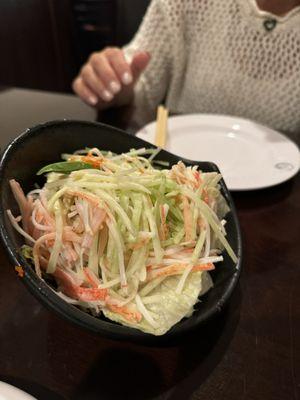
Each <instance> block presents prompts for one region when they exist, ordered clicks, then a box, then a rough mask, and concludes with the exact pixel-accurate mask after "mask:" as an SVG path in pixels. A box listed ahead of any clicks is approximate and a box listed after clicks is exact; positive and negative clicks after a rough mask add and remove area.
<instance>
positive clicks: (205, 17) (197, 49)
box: [125, 0, 300, 135]
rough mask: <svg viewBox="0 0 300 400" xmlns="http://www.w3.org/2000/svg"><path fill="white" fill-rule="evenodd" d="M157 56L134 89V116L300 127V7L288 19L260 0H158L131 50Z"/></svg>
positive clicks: (293, 129)
mask: <svg viewBox="0 0 300 400" xmlns="http://www.w3.org/2000/svg"><path fill="white" fill-rule="evenodd" d="M136 50H147V51H149V53H151V56H152V58H151V61H150V64H149V66H148V67H147V69H146V70H145V71H144V73H143V74H142V76H141V77H140V79H139V81H138V83H137V85H136V88H135V104H136V111H135V119H136V120H138V121H139V123H145V122H147V121H149V120H152V119H154V118H155V112H156V107H157V105H158V104H159V103H161V102H165V104H166V106H167V107H168V108H169V109H170V112H171V113H172V112H173V113H195V112H199V113H218V114H229V115H235V116H242V117H245V118H250V119H253V120H256V121H258V122H260V123H263V124H265V125H268V126H270V127H273V128H275V129H278V130H283V131H288V132H291V135H293V134H296V132H300V7H297V8H295V9H294V10H292V11H291V12H289V13H288V14H287V15H286V16H284V17H278V16H275V15H273V14H271V13H268V12H264V11H261V10H259V8H258V7H257V4H256V1H255V0H226V1H225V0H152V2H151V4H150V6H149V8H148V10H147V13H146V15H145V17H144V19H143V22H142V24H141V26H140V29H139V31H138V32H137V34H136V35H135V37H134V38H133V40H132V42H131V43H130V44H129V45H128V46H127V47H125V53H126V56H127V57H128V58H129V59H130V57H132V54H133V53H134V52H135V51H136Z"/></svg>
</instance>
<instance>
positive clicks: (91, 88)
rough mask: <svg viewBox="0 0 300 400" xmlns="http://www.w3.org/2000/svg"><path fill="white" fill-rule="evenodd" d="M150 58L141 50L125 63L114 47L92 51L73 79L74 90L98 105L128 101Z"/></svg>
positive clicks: (123, 103)
mask: <svg viewBox="0 0 300 400" xmlns="http://www.w3.org/2000/svg"><path fill="white" fill-rule="evenodd" d="M149 60H150V55H149V53H147V52H144V51H140V52H138V53H136V54H135V55H134V57H133V59H132V62H131V64H128V62H127V61H126V59H125V56H124V53H123V51H122V50H121V49H119V48H117V47H115V48H111V47H109V48H106V49H104V50H102V51H100V52H97V53H93V54H92V55H91V56H90V57H89V59H88V61H87V63H86V64H85V65H84V66H83V67H82V68H81V71H80V73H79V75H78V76H77V77H76V79H75V80H74V81H73V85H72V87H73V90H74V92H75V93H77V94H78V96H79V97H80V98H81V99H82V100H83V101H85V102H86V103H88V104H89V105H91V106H97V108H99V109H105V108H108V107H110V106H121V105H125V104H129V103H130V101H131V100H132V99H133V88H134V85H135V83H136V81H137V80H138V78H139V76H140V74H141V73H142V72H143V71H144V69H145V68H146V67H147V65H148V63H149Z"/></svg>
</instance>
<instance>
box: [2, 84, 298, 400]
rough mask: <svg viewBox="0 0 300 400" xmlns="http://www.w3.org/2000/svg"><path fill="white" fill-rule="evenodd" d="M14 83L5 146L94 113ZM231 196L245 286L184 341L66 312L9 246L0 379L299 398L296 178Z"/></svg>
mask: <svg viewBox="0 0 300 400" xmlns="http://www.w3.org/2000/svg"><path fill="white" fill-rule="evenodd" d="M11 90H12V89H9V90H6V91H2V92H0V132H1V143H0V145H1V146H4V145H5V144H7V142H8V140H9V139H11V138H12V137H13V136H16V135H17V134H19V133H20V132H21V131H22V130H24V129H26V128H27V127H28V126H29V125H33V124H35V123H38V122H42V121H44V120H46V119H49V120H50V119H58V118H77V117H78V116H79V117H80V119H95V112H94V111H93V110H91V109H89V108H88V107H86V106H84V105H83V104H81V103H80V102H79V100H78V99H76V98H75V97H72V96H63V95H57V94H49V93H42V92H33V91H24V90H18V89H13V92H11ZM55 104H56V105H58V104H59V107H58V106H57V107H55ZM4 105H5V107H6V109H5V110H4V109H3V106H4ZM8 105H9V106H8ZM37 109H38V112H37ZM115 121H117V118H116V119H115ZM233 197H234V201H235V203H236V207H237V210H238V216H239V219H240V224H241V229H242V234H243V245H244V261H243V271H242V275H241V279H240V282H239V284H238V287H237V289H236V290H235V292H234V294H233V297H232V299H231V301H230V303H229V305H228V306H227V308H226V309H225V310H224V311H223V312H222V313H221V314H219V315H218V316H217V317H215V318H214V319H213V320H211V321H210V322H209V323H207V324H206V325H204V326H202V327H200V328H199V330H198V331H196V332H195V333H193V335H192V336H190V337H189V338H187V339H186V340H185V341H183V342H181V343H179V344H178V345H176V346H175V345H170V346H166V347H159V348H156V347H143V346H138V345H134V344H131V343H125V342H116V341H110V340H107V339H104V338H102V337H100V336H97V335H96V334H92V333H89V332H86V331H84V330H83V329H81V328H78V327H76V326H74V325H71V324H70V323H69V322H66V321H64V320H62V319H60V318H59V317H58V316H56V315H55V314H54V313H53V312H51V311H49V310H47V309H45V308H44V307H43V306H42V305H41V304H40V303H39V302H38V301H37V300H36V299H35V298H34V297H33V296H32V295H31V294H30V293H29V292H28V291H27V289H26V288H25V286H24V285H23V284H22V282H21V280H20V279H18V278H17V276H16V274H15V272H14V269H13V267H12V266H11V265H10V263H9V261H8V258H7V256H6V252H5V250H4V249H3V248H2V247H1V248H0V380H2V381H5V382H8V383H11V384H13V385H15V386H17V387H19V388H21V389H23V390H25V391H27V392H28V393H30V394H32V395H33V396H35V397H36V398H37V399H42V400H44V399H46V400H47V399H50V400H52V399H53V400H55V399H68V400H69V399H71V400H73V399H74V400H90V399H99V400H111V399H116V400H121V399H129V400H135V399H136V400H147V399H155V400H221V399H222V400H242V399H243V400H299V399H300V240H299V239H300V176H299V174H298V175H297V176H296V177H295V178H294V179H292V180H290V181H289V182H286V183H284V184H281V185H279V186H277V187H274V188H271V189H265V190H260V191H253V192H244V193H239V192H236V193H234V196H233ZM0 397H1V395H0Z"/></svg>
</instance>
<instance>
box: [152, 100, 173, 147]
mask: <svg viewBox="0 0 300 400" xmlns="http://www.w3.org/2000/svg"><path fill="white" fill-rule="evenodd" d="M168 115H169V111H168V110H167V109H166V108H165V107H164V106H159V107H158V109H157V118H156V132H155V142H154V144H155V146H157V147H161V148H162V149H163V148H164V147H165V146H166V141H167V125H168Z"/></svg>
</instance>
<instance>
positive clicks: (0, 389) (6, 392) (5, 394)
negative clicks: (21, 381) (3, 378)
mask: <svg viewBox="0 0 300 400" xmlns="http://www.w3.org/2000/svg"><path fill="white" fill-rule="evenodd" d="M0 400H36V398H35V397H32V396H30V395H29V394H27V393H25V392H23V390H20V389H18V388H16V387H14V386H11V385H9V384H8V383H5V382H0Z"/></svg>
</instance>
